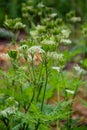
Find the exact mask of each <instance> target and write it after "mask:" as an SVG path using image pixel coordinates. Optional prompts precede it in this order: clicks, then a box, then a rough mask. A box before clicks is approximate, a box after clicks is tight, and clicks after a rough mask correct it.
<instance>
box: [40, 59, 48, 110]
mask: <svg viewBox="0 0 87 130" xmlns="http://www.w3.org/2000/svg"><path fill="white" fill-rule="evenodd" d="M45 69H46V81H45V88H44V93H43V99H42V104H41V111H42V110H43V104H44V99H45V93H46V87H47V81H48V69H47V61H46V59H45Z"/></svg>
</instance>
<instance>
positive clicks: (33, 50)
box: [28, 46, 45, 55]
mask: <svg viewBox="0 0 87 130" xmlns="http://www.w3.org/2000/svg"><path fill="white" fill-rule="evenodd" d="M36 52H38V53H40V54H42V53H45V51H44V50H43V49H42V48H41V46H32V47H30V48H29V49H28V53H29V54H31V55H34V54H35V53H36Z"/></svg>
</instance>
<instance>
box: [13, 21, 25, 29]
mask: <svg viewBox="0 0 87 130" xmlns="http://www.w3.org/2000/svg"><path fill="white" fill-rule="evenodd" d="M25 27H26V25H25V24H23V23H21V22H17V23H16V24H15V26H14V28H15V29H21V28H25Z"/></svg>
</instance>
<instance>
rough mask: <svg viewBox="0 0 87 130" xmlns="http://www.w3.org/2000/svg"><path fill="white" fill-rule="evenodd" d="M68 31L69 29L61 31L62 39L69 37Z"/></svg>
mask: <svg viewBox="0 0 87 130" xmlns="http://www.w3.org/2000/svg"><path fill="white" fill-rule="evenodd" d="M70 33H71V32H70V30H69V29H63V30H61V34H62V37H63V38H68V37H69V35H70Z"/></svg>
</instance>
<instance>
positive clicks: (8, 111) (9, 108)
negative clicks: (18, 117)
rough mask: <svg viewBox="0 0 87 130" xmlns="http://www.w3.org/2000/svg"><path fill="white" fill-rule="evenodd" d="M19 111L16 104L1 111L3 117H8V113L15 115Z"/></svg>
mask: <svg viewBox="0 0 87 130" xmlns="http://www.w3.org/2000/svg"><path fill="white" fill-rule="evenodd" d="M16 111H17V108H16V107H15V106H12V107H8V108H6V109H5V110H3V111H1V115H2V116H3V117H8V115H13V114H15V112H16Z"/></svg>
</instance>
